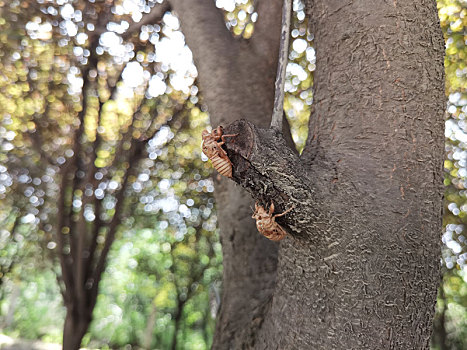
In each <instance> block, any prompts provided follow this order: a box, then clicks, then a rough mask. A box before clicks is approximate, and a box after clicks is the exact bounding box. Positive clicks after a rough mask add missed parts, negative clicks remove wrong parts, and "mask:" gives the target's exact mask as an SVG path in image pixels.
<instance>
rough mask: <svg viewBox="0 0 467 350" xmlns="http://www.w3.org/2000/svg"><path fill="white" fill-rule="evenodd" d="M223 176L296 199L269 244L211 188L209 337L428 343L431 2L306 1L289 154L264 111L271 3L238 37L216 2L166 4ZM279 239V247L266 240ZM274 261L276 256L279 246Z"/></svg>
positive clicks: (285, 343) (435, 53)
mask: <svg viewBox="0 0 467 350" xmlns="http://www.w3.org/2000/svg"><path fill="white" fill-rule="evenodd" d="M170 3H171V5H172V8H173V9H174V10H175V11H176V13H177V14H178V16H179V17H180V20H181V24H182V29H183V30H184V34H185V36H186V41H187V43H188V45H189V46H190V48H191V49H192V51H193V53H194V59H195V63H196V64H197V67H198V70H199V83H200V87H201V89H202V91H203V95H204V97H205V99H206V102H207V104H208V107H209V111H210V115H211V121H212V124H213V125H214V126H216V125H218V124H223V125H224V126H225V125H227V124H230V123H231V122H232V121H234V120H237V119H241V118H245V119H246V120H242V121H238V122H235V123H233V124H231V125H230V126H229V127H228V128H227V129H226V132H227V133H231V132H235V133H236V132H239V133H240V136H239V137H237V138H235V139H234V140H233V141H232V142H229V143H228V144H227V151H228V154H229V157H230V158H231V159H232V162H233V165H234V180H235V181H236V182H238V183H240V184H241V185H242V186H243V187H245V188H246V189H247V190H248V191H249V192H250V193H251V194H252V196H253V197H254V198H256V199H258V200H260V201H261V202H262V204H263V205H265V204H269V203H270V201H271V200H274V203H275V204H276V211H277V212H281V211H283V210H285V209H287V208H289V207H290V206H292V205H294V206H295V209H294V210H293V211H292V212H291V213H290V214H289V215H287V216H285V217H283V218H279V219H278V222H279V223H280V224H281V225H283V226H284V227H286V228H287V229H288V230H289V232H290V235H289V237H287V238H286V239H285V240H283V241H282V243H280V245H277V244H275V243H271V242H267V241H265V240H264V239H263V238H261V237H260V236H259V234H258V233H257V231H256V229H255V227H254V221H253V220H252V219H251V218H250V216H251V213H252V211H251V209H250V208H249V205H250V203H251V200H249V198H248V196H247V195H245V192H243V191H241V190H240V189H239V188H238V187H237V186H235V185H234V184H233V183H232V182H231V181H230V182H227V181H221V182H220V183H219V184H217V187H216V199H217V206H218V211H219V214H218V215H219V222H220V227H221V239H222V243H223V251H224V280H223V283H224V284H223V288H224V290H223V296H222V305H221V312H220V317H219V319H218V323H217V328H216V334H215V338H214V343H213V348H215V349H240V348H252V349H253V348H254V349H425V348H428V347H429V339H430V334H431V323H432V317H433V313H434V306H435V301H436V290H437V286H438V282H439V255H440V239H439V238H440V232H441V210H442V205H441V204H442V200H441V196H442V188H441V184H442V182H441V170H442V158H443V110H444V76H443V51H444V50H443V38H442V35H441V30H440V28H439V22H438V19H437V11H436V4H435V2H434V1H428V0H416V1H410V2H400V1H397V0H394V1H384V2H380V1H375V0H364V1H329V0H314V1H307V15H308V16H309V19H310V23H311V24H312V31H313V33H314V35H315V48H316V50H317V70H316V73H315V77H314V78H315V80H314V81H315V87H314V90H315V91H314V105H315V108H314V112H313V114H312V116H311V118H310V125H309V126H310V134H309V138H308V141H307V145H306V148H305V150H304V152H303V154H302V156H301V157H299V156H297V155H296V154H295V153H294V152H293V151H291V150H290V149H289V148H288V147H287V146H286V143H285V142H284V141H283V137H282V135H281V134H279V133H277V132H276V131H273V130H266V129H261V127H264V126H265V125H266V124H267V123H268V122H269V118H270V113H271V112H272V105H273V92H274V76H275V72H276V62H277V53H278V45H279V37H280V36H279V31H280V14H281V8H280V6H281V4H282V1H280V0H277V1H273V2H270V1H268V2H266V1H260V2H259V4H258V8H257V12H258V13H259V19H258V22H257V23H256V28H255V33H254V35H253V37H252V38H251V39H250V40H237V39H234V38H232V36H231V35H230V33H229V32H228V31H227V29H226V28H225V25H224V22H223V18H222V15H221V14H220V12H219V11H218V10H217V9H216V8H215V6H214V1H201V0H199V1H189V2H187V1H183V0H171V1H170ZM278 246H280V252H279V254H278V252H277V248H278ZM278 255H279V258H278V259H277V256H278Z"/></svg>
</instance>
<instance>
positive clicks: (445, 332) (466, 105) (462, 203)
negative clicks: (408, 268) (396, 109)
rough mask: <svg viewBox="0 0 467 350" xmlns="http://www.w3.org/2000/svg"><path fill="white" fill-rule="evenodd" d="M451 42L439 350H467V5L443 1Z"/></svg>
mask: <svg viewBox="0 0 467 350" xmlns="http://www.w3.org/2000/svg"><path fill="white" fill-rule="evenodd" d="M438 11H439V18H440V23H441V27H442V29H443V33H444V38H445V41H446V56H445V59H444V64H445V70H446V95H447V97H448V102H447V109H446V130H445V135H446V144H445V147H446V148H445V149H446V160H445V162H444V171H445V172H444V185H445V190H446V192H445V208H444V217H443V243H444V247H443V259H442V265H443V271H444V279H443V281H442V284H441V288H440V291H439V295H438V304H437V309H436V316H435V320H434V333H433V338H432V347H433V349H439V350H446V349H456V350H457V349H458V350H461V349H466V348H467V299H466V291H467V274H466V271H467V265H466V263H467V240H466V238H467V236H466V231H465V227H466V223H467V191H466V187H467V181H466V180H467V123H466V117H467V66H466V63H467V2H466V1H463V0H438Z"/></svg>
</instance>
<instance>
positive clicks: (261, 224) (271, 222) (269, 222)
mask: <svg viewBox="0 0 467 350" xmlns="http://www.w3.org/2000/svg"><path fill="white" fill-rule="evenodd" d="M292 209H293V207H292V208H289V209H287V210H286V211H284V212H283V213H282V214H276V215H272V214H273V213H274V203H272V202H271V206H270V207H269V210H266V209H265V208H264V207H263V206H261V205H259V204H258V203H255V212H254V213H253V216H252V218H253V219H255V220H256V228H257V229H258V231H259V233H261V234H262V235H263V236H264V237H266V238H268V239H270V240H271V241H280V240H282V239H284V237H285V236H286V235H287V232H285V230H284V228H283V227H282V226H281V225H279V224H278V223H277V222H276V218H277V217H279V216H283V215H285V214H287V213H288V212H290V211H291V210H292Z"/></svg>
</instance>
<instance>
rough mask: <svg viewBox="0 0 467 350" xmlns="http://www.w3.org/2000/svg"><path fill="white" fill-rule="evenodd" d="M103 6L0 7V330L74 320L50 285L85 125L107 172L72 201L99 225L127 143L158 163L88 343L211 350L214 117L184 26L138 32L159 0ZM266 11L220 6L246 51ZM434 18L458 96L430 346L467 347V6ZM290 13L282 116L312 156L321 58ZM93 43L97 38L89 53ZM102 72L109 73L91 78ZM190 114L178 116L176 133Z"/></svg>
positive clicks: (29, 334) (144, 166)
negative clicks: (67, 173) (68, 173)
mask: <svg viewBox="0 0 467 350" xmlns="http://www.w3.org/2000/svg"><path fill="white" fill-rule="evenodd" d="M213 1H214V0H213ZM106 4H109V2H105V1H95V2H94V1H89V2H86V1H73V2H72V1H67V0H53V1H52V0H50V1H49V0H37V1H21V0H15V1H11V2H5V1H0V48H1V49H0V103H1V105H2V107H3V108H2V112H1V115H0V118H1V121H0V223H1V226H0V248H1V249H0V268H1V269H0V296H1V298H0V311H1V319H0V325H1V327H2V328H3V331H5V332H7V333H9V334H12V335H14V336H17V337H24V338H30V339H43V340H46V341H55V342H59V341H61V332H62V331H61V327H62V325H63V319H64V315H65V310H64V308H63V306H61V304H60V303H59V301H60V299H61V297H60V290H59V288H58V285H57V284H56V275H55V274H54V273H52V271H55V272H58V266H59V265H58V264H57V262H56V260H54V258H53V257H54V252H55V250H56V249H57V248H56V247H57V242H56V238H55V237H54V226H55V225H56V220H57V208H56V206H57V198H58V193H59V190H60V188H59V186H60V183H61V182H60V165H61V164H64V163H66V162H67V161H68V160H69V159H70V158H72V157H73V145H74V144H73V142H74V141H73V136H74V134H75V133H76V131H77V130H79V125H80V123H79V122H78V120H79V116H80V113H82V114H83V113H84V116H83V126H84V127H83V133H82V135H81V136H82V137H81V140H80V144H81V154H82V155H83V158H82V159H83V162H84V163H86V164H94V166H95V171H94V172H92V177H91V179H89V183H90V185H89V186H87V185H86V186H84V187H83V188H82V190H80V191H81V192H80V191H74V192H70V193H68V194H67V198H68V199H67V200H68V206H69V208H70V211H71V213H72V214H73V213H75V214H76V213H82V215H83V216H84V217H85V222H86V225H87V226H88V228H92V227H93V225H95V224H96V219H100V220H102V222H103V223H104V224H105V223H109V222H110V221H111V220H112V218H113V217H114V216H115V214H116V209H115V208H116V200H115V198H116V192H117V191H118V190H120V189H121V188H122V186H123V183H124V182H123V179H124V177H125V174H126V173H127V171H128V166H129V161H128V160H125V157H124V156H125V154H127V151H128V149H129V147H130V146H131V143H132V142H135V141H134V140H137V141H140V140H144V141H145V142H146V145H145V151H146V152H145V154H144V157H143V158H142V159H141V161H140V162H139V163H137V164H134V170H135V171H134V172H133V173H132V174H130V175H129V176H128V185H127V187H126V190H125V203H126V204H125V206H124V210H123V214H124V215H123V216H122V222H121V224H120V225H119V228H118V232H117V239H116V241H115V243H114V244H113V246H112V248H111V251H110V254H109V258H108V262H107V266H108V268H107V270H106V272H105V273H104V276H103V280H102V282H101V285H100V289H99V296H98V300H97V305H96V307H95V309H94V314H93V316H94V321H93V322H92V324H91V327H90V329H89V331H88V333H87V334H86V336H85V338H84V341H83V345H86V346H89V347H94V348H101V349H106V348H124V347H126V348H130V346H131V348H138V347H142V348H151V349H167V348H171V347H172V346H174V344H175V343H176V344H177V346H176V347H177V348H179V349H184V348H189V349H206V348H209V346H210V343H211V338H212V334H213V330H214V321H215V316H216V312H217V308H218V299H219V293H220V290H219V289H220V280H221V273H222V267H221V249H220V244H219V242H218V236H217V231H216V230H217V229H216V227H217V217H216V212H215V205H214V201H213V196H212V192H213V189H214V187H213V181H212V179H211V178H210V171H211V167H210V164H209V163H206V162H204V163H203V161H205V160H206V158H205V157H202V155H201V154H200V147H199V145H200V143H201V140H200V135H201V130H202V129H203V128H205V127H206V125H207V119H208V114H207V108H206V106H204V105H203V103H202V99H201V96H199V94H198V88H197V86H196V82H195V79H196V74H197V73H196V68H195V67H194V66H193V64H192V58H191V52H190V51H189V50H188V48H187V47H186V45H185V43H184V40H183V35H182V33H181V31H180V26H179V23H178V20H177V18H176V17H175V16H174V15H172V14H170V13H167V14H166V15H165V16H164V18H163V21H162V22H161V23H160V25H159V24H156V25H144V26H141V27H140V28H139V30H138V32H137V33H134V35H129V36H127V35H126V34H125V33H126V31H127V30H128V29H129V28H130V27H131V25H132V24H134V23H138V21H139V20H140V19H141V17H142V16H143V15H145V14H147V13H148V12H150V10H151V8H152V6H154V5H155V2H153V1H129V0H117V1H115V2H114V5H113V7H112V15H111V18H104V17H103V16H99V11H101V10H102V8H103V7H105V6H106ZM255 5H256V1H254V0H216V6H217V7H218V8H220V9H223V10H224V15H225V20H226V24H227V27H228V28H230V30H231V31H232V33H233V35H235V36H237V37H239V38H244V39H246V40H247V39H248V38H250V37H251V36H252V35H254V23H255V22H256V20H257V18H258V13H257V12H255ZM438 8H439V15H440V21H441V25H442V28H443V31H444V35H445V39H446V58H445V66H446V93H447V96H448V105H447V113H446V161H445V185H446V210H445V216H444V227H445V229H444V232H443V242H444V243H445V249H444V250H443V266H444V268H445V270H446V273H445V278H444V282H443V288H442V292H440V296H439V302H438V308H437V316H436V320H435V332H434V337H433V348H434V349H440V350H444V349H465V348H467V343H466V341H465V339H467V334H466V332H467V319H466V315H467V304H466V298H467V294H466V288H467V287H466V286H467V275H466V273H465V269H466V267H465V262H466V260H467V248H466V247H467V242H466V238H465V223H464V221H465V220H466V215H467V201H466V197H467V192H466V189H465V187H466V175H467V168H466V166H467V163H466V162H467V153H466V152H467V151H466V142H467V136H466V135H467V125H466V123H465V116H466V112H467V109H466V108H467V107H466V105H467V90H466V87H467V81H466V76H467V68H466V62H467V61H466V60H467V58H466V54H467V51H466V40H467V32H466V21H467V19H466V14H467V3H466V2H465V1H463V0H438ZM93 11H94V12H93ZM293 16H294V17H293V28H292V31H291V36H292V38H291V42H290V53H289V60H290V61H289V64H288V67H287V78H286V99H285V110H286V114H287V117H288V119H289V121H290V124H291V128H292V135H293V138H294V140H295V142H296V145H297V148H298V149H299V150H302V149H303V147H304V143H305V140H306V136H307V132H308V130H307V121H308V116H309V114H310V108H311V104H312V102H313V94H312V85H313V71H314V70H315V60H316V57H315V51H314V48H313V39H314V37H313V34H312V33H310V32H309V31H308V29H307V28H308V24H307V19H306V18H305V13H304V8H303V4H302V2H301V1H298V0H294V14H293ZM99 31H100V32H99ZM97 32H99V33H98V34H96V33H97ZM94 35H100V40H99V41H98V44H97V45H96V47H90V45H89V43H90V42H91V41H92V38H93V36H94ZM90 60H95V61H96V62H97V64H96V66H95V68H94V69H91V70H90V71H86V67H89V66H90ZM85 74H88V77H89V78H90V79H89V80H88V81H87V85H86V86H85V83H86V77H85ZM179 108H182V117H181V118H180V119H178V120H175V121H171V118H172V116H173V115H174V114H176V110H178V109H179ZM83 111H84V112H83ZM146 138H147V140H146ZM94 151H95V152H94ZM93 154H94V155H95V156H93ZM80 176H82V175H80ZM88 197H89V198H92V199H93V201H95V202H96V203H99V204H101V205H102V208H103V211H102V212H100V213H99V212H97V211H96V206H95V205H94V204H93V203H92V202H89V199H87V198H88ZM104 234H105V230H103V231H102V232H101V235H100V236H99V244H100V245H102V244H103V240H104V239H105V237H104ZM58 275H60V273H58ZM441 320H442V322H441ZM443 334H444V335H445V336H444V338H443ZM441 343H443V344H444V345H442V344H441ZM443 346H444V347H443ZM446 346H447V347H446Z"/></svg>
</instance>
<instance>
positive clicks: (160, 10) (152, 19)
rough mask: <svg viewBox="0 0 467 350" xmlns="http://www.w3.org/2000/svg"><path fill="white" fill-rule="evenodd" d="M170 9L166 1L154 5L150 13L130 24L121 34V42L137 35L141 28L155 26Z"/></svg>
mask: <svg viewBox="0 0 467 350" xmlns="http://www.w3.org/2000/svg"><path fill="white" fill-rule="evenodd" d="M170 9H171V7H170V4H169V2H168V1H164V2H163V3H162V4H157V5H154V7H153V8H152V9H151V11H150V12H149V13H147V14H145V15H144V16H143V18H142V19H141V20H140V21H139V22H136V23H132V24H131V25H130V27H129V28H128V29H127V31H126V32H125V33H123V34H122V38H123V40H125V39H128V38H130V37H131V36H132V35H133V34H134V33H138V32H139V31H140V29H141V27H142V26H144V25H146V24H155V23H158V22H160V21H161V20H162V17H164V14H165V13H166V12H167V11H170Z"/></svg>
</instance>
